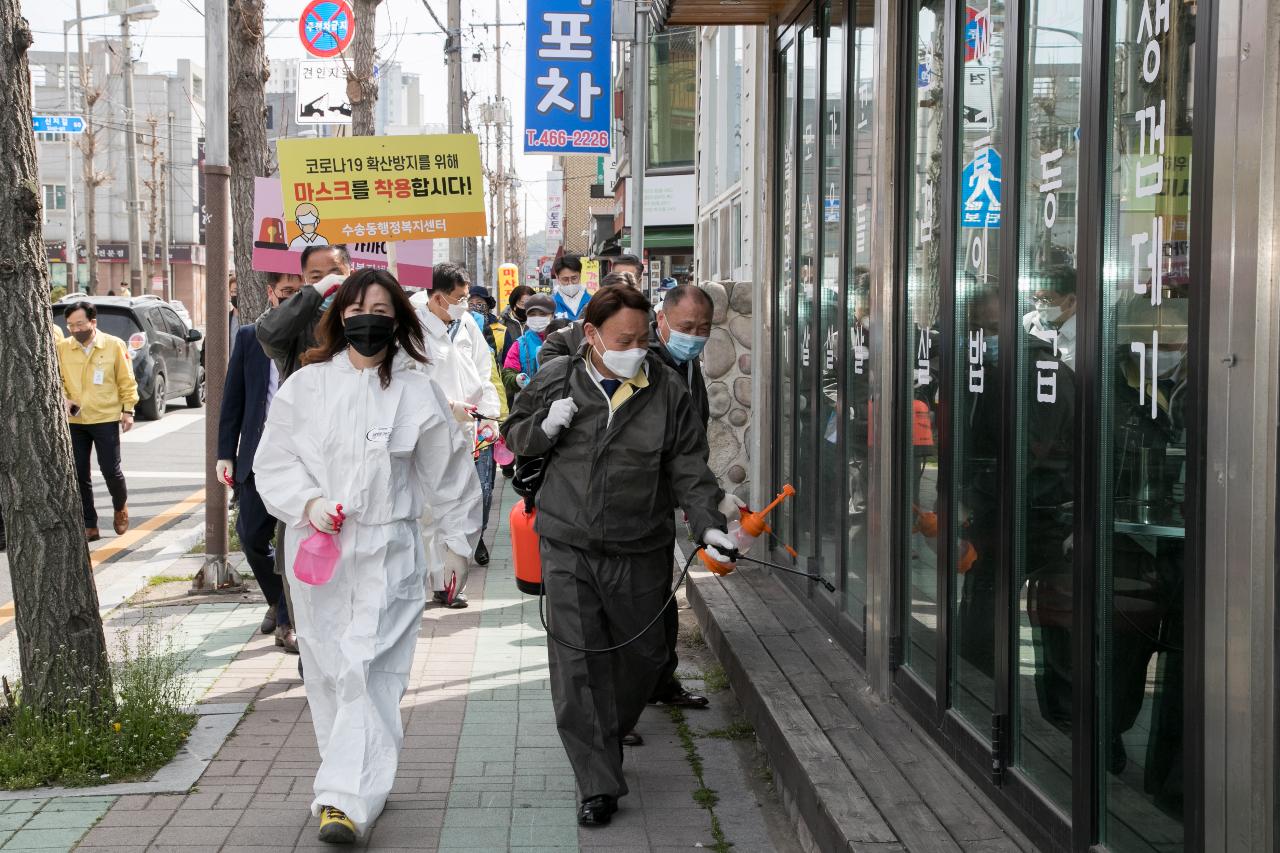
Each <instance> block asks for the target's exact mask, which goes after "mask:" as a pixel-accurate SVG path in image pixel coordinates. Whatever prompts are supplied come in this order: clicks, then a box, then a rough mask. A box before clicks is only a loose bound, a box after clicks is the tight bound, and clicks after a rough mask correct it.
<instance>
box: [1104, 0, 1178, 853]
mask: <svg viewBox="0 0 1280 853" xmlns="http://www.w3.org/2000/svg"><path fill="white" fill-rule="evenodd" d="M1114 14H1115V17H1114V20H1113V33H1114V40H1115V43H1114V45H1113V46H1112V48H1111V56H1112V57H1113V62H1112V66H1111V75H1112V76H1111V81H1110V86H1109V87H1108V88H1109V90H1110V92H1111V105H1110V106H1111V115H1110V122H1109V127H1108V138H1109V142H1110V145H1109V148H1110V158H1109V160H1110V162H1109V164H1108V165H1109V171H1108V173H1107V174H1108V178H1109V183H1110V186H1109V188H1108V197H1107V206H1106V220H1105V233H1104V239H1103V251H1104V254H1103V294H1102V350H1101V353H1100V355H1101V366H1100V372H1099V376H1100V380H1099V384H1100V385H1101V393H1102V418H1101V423H1100V432H1101V439H1102V444H1101V460H1102V471H1101V474H1102V476H1101V482H1100V492H1101V493H1100V495H1099V500H1100V505H1101V509H1102V512H1101V523H1102V529H1101V530H1100V531H1099V553H1098V559H1099V600H1098V610H1099V620H1100V621H1099V626H1098V635H1099V644H1100V648H1099V659H1100V663H1101V680H1102V683H1101V685H1100V690H1099V708H1098V716H1099V718H1100V726H1099V737H1100V743H1099V744H1098V747H1099V749H1098V752H1099V755H1100V756H1101V759H1102V760H1101V762H1100V764H1101V767H1100V769H1099V775H1100V777H1101V789H1102V804H1103V811H1102V820H1101V829H1102V840H1103V841H1104V842H1105V843H1106V844H1107V845H1108V847H1110V849H1112V850H1116V851H1153V850H1167V849H1172V848H1174V847H1177V846H1179V845H1180V844H1181V843H1182V840H1183V826H1182V809H1183V802H1182V795H1183V779H1182V759H1183V752H1182V746H1183V703H1182V690H1183V643H1184V632H1183V616H1184V614H1183V606H1184V598H1183V566H1184V561H1185V556H1186V555H1185V526H1186V524H1185V521H1184V517H1185V506H1184V502H1185V499H1186V467H1187V466H1186V462H1187V455H1186V443H1187V425H1186V400H1187V392H1188V380H1189V373H1188V369H1187V358H1186V355H1187V341H1188V339H1189V334H1188V322H1189V315H1188V310H1187V306H1188V303H1189V299H1190V295H1191V288H1192V285H1193V282H1192V281H1191V277H1190V267H1189V258H1190V239H1191V231H1190V226H1191V223H1190V216H1189V214H1190V209H1191V205H1190V202H1191V190H1190V185H1191V133H1192V124H1193V115H1194V109H1193V103H1192V95H1191V92H1192V87H1191V81H1192V71H1191V70H1192V67H1193V65H1194V60H1195V56H1194V53H1195V51H1194V47H1195V45H1194V42H1195V16H1196V4H1194V3H1170V2H1167V0H1126V2H1117V3H1116V4H1115V5H1114Z"/></svg>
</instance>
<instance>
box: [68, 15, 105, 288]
mask: <svg viewBox="0 0 1280 853" xmlns="http://www.w3.org/2000/svg"><path fill="white" fill-rule="evenodd" d="M76 17H77V18H79V17H81V13H80V0H76ZM76 43H77V46H78V54H79V60H80V107H81V111H82V112H83V113H84V133H82V134H81V135H80V153H81V155H83V157H84V168H83V171H82V173H81V181H82V183H83V184H84V252H85V262H86V264H87V266H88V272H89V292H90V293H97V292H98V289H99V288H98V187H100V186H102V185H103V184H106V183H107V182H109V181H110V180H111V176H110V174H109V173H107V172H99V171H98V167H97V165H96V163H95V160H96V158H97V153H98V134H99V133H100V132H101V128H99V127H98V126H97V122H96V121H94V112H93V111H94V108H95V107H96V106H97V104H98V101H99V100H101V98H102V94H103V90H102V88H101V87H99V86H95V85H94V84H93V68H92V67H91V66H90V65H89V63H88V61H87V59H86V57H85V52H84V31H83V30H82V29H80V28H79V27H78V26H77V28H76Z"/></svg>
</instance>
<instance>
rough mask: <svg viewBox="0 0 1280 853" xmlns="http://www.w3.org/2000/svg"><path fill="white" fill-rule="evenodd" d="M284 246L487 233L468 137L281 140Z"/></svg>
mask: <svg viewBox="0 0 1280 853" xmlns="http://www.w3.org/2000/svg"><path fill="white" fill-rule="evenodd" d="M277 150H278V152H279V159H280V180H281V184H282V191H283V196H284V214H285V222H284V226H285V238H286V240H285V242H287V243H288V245H289V247H290V248H295V249H298V250H299V251H300V250H301V249H303V248H305V247H306V246H310V245H325V244H326V243H360V242H367V241H381V242H396V241H400V240H430V239H439V238H442V237H480V236H484V235H485V234H487V233H488V227H487V225H486V220H485V212H484V180H483V176H482V173H481V168H480V143H479V141H478V140H477V138H476V137H475V136H474V135H472V134H461V133H459V134H439V135H434V136H357V137H348V138H341V137H339V138H330V139H282V140H280V141H279V142H278V143H277Z"/></svg>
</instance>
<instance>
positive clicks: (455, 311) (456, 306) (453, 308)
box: [445, 302, 471, 323]
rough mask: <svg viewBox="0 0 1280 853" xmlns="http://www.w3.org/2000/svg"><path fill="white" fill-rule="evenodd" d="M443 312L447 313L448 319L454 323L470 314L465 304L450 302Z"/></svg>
mask: <svg viewBox="0 0 1280 853" xmlns="http://www.w3.org/2000/svg"><path fill="white" fill-rule="evenodd" d="M445 310H446V311H448V312H449V319H450V320H452V321H454V322H455V323H456V322H457V321H459V320H461V319H462V318H463V317H465V316H467V314H469V313H470V312H471V306H470V305H468V304H467V303H465V302H450V303H449V306H448V307H447V308H446V309H445Z"/></svg>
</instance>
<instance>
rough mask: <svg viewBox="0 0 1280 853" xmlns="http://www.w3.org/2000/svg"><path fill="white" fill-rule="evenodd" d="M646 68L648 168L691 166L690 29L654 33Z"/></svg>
mask: <svg viewBox="0 0 1280 853" xmlns="http://www.w3.org/2000/svg"><path fill="white" fill-rule="evenodd" d="M651 50H652V51H653V52H652V53H651V54H650V65H649V96H650V97H649V104H650V110H649V168H650V169H670V168H676V167H681V166H688V167H692V166H693V138H694V127H695V121H696V117H697V115H696V111H697V102H698V85H697V84H698V76H697V75H698V72H697V67H698V63H697V53H698V35H697V29H696V28H694V27H674V28H672V29H669V30H663V31H662V32H660V33H654V35H653V36H652V48H651Z"/></svg>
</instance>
